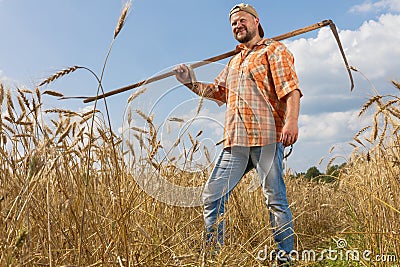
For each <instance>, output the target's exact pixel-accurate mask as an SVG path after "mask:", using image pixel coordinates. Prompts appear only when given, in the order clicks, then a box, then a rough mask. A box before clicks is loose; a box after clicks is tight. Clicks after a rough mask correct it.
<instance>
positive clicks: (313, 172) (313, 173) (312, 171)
mask: <svg viewBox="0 0 400 267" xmlns="http://www.w3.org/2000/svg"><path fill="white" fill-rule="evenodd" d="M321 174H322V173H321V172H320V171H319V170H318V168H317V167H315V166H313V167H310V168H309V169H308V170H307V172H306V174H305V175H304V178H306V179H308V180H312V179H314V178H315V177H318V176H320V175H321Z"/></svg>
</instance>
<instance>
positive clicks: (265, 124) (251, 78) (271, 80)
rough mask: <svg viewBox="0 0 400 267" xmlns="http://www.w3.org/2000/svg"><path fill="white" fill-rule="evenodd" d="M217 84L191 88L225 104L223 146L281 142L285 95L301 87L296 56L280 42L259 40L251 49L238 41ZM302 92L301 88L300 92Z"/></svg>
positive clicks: (247, 145)
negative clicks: (237, 50)
mask: <svg viewBox="0 0 400 267" xmlns="http://www.w3.org/2000/svg"><path fill="white" fill-rule="evenodd" d="M236 49H239V50H240V52H239V53H238V54H236V55H235V56H234V57H233V58H232V59H231V60H230V61H229V63H228V64H227V65H226V66H225V68H224V69H223V70H222V72H221V73H220V74H219V75H218V77H217V78H216V79H215V83H214V84H205V83H200V82H194V83H193V84H192V88H191V89H192V91H194V92H195V93H196V94H198V95H200V96H204V97H206V98H209V99H213V100H216V101H217V103H219V104H220V105H222V104H223V103H226V105H227V109H226V113H225V123H224V147H231V146H246V147H250V146H264V145H267V144H272V143H275V142H279V139H280V135H281V132H282V128H283V125H284V123H285V112H286V102H285V99H284V97H285V96H286V95H287V94H289V93H290V92H292V91H294V90H299V85H298V78H297V75H296V72H295V69H294V58H293V55H292V54H291V53H290V51H289V50H288V49H287V48H286V46H285V45H283V44H282V43H280V42H277V41H274V40H272V39H262V40H260V41H259V42H258V43H257V44H256V45H255V46H254V47H253V48H252V49H248V48H246V46H244V45H243V44H239V45H238V46H237V47H236ZM300 94H301V91H300Z"/></svg>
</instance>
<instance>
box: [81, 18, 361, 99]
mask: <svg viewBox="0 0 400 267" xmlns="http://www.w3.org/2000/svg"><path fill="white" fill-rule="evenodd" d="M328 25H329V26H330V27H331V30H332V32H333V35H334V36H335V39H336V42H337V43H338V46H339V49H340V52H341V53H342V57H343V60H344V63H345V65H346V68H347V71H348V74H349V76H350V81H351V90H353V87H354V82H353V77H352V75H351V71H350V67H349V65H348V63H347V59H346V56H345V54H344V50H343V47H342V44H341V42H340V39H339V35H338V33H337V29H336V26H335V24H334V23H333V22H332V20H324V21H321V22H318V23H315V24H312V25H310V26H307V27H304V28H301V29H297V30H294V31H291V32H288V33H285V34H282V35H278V36H275V37H272V38H271V39H274V40H276V41H281V40H284V39H288V38H291V37H294V36H297V35H300V34H303V33H306V32H310V31H313V30H316V29H319V28H322V27H325V26H328ZM238 52H239V51H236V50H232V51H229V52H227V53H224V54H221V55H218V56H214V57H211V58H207V59H205V60H203V61H199V62H197V63H194V64H191V65H190V66H191V67H192V68H193V69H195V68H198V67H201V66H204V65H207V64H210V63H212V62H216V61H219V60H222V59H225V58H228V57H231V56H233V55H235V54H237V53H238ZM174 75H175V72H174V71H169V72H166V73H163V74H161V75H157V76H154V77H151V78H149V79H147V80H143V81H140V82H137V83H135V84H131V85H128V86H125V87H121V88H119V89H116V90H113V91H110V92H107V93H105V94H102V95H97V96H93V97H87V98H85V99H84V100H83V102H84V103H89V102H92V101H95V100H97V99H101V98H106V97H109V96H112V95H116V94H119V93H122V92H125V91H128V90H131V89H134V88H137V87H140V86H142V85H144V84H149V83H152V82H156V81H159V80H162V79H165V78H167V77H171V76H174Z"/></svg>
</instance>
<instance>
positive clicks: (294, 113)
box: [286, 90, 300, 123]
mask: <svg viewBox="0 0 400 267" xmlns="http://www.w3.org/2000/svg"><path fill="white" fill-rule="evenodd" d="M299 112H300V92H299V90H294V91H292V92H290V93H289V95H288V96H287V97H286V122H291V123H297V122H298V120H299Z"/></svg>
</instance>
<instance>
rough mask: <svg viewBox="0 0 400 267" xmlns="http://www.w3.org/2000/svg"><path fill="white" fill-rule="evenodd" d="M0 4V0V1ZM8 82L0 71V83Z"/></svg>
mask: <svg viewBox="0 0 400 267" xmlns="http://www.w3.org/2000/svg"><path fill="white" fill-rule="evenodd" d="M0 2H1V0H0ZM7 80H8V78H7V77H6V76H5V75H4V74H3V71H2V70H0V83H4V82H6V81H7Z"/></svg>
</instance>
